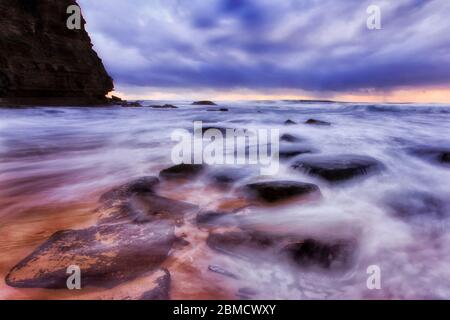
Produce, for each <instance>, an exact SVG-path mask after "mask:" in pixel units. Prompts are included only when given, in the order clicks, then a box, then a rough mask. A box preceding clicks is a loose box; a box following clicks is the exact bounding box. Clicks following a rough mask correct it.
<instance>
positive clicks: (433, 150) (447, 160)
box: [408, 147, 450, 164]
mask: <svg viewBox="0 0 450 320" xmlns="http://www.w3.org/2000/svg"><path fill="white" fill-rule="evenodd" d="M408 151H409V153H410V154H412V155H414V156H417V157H419V158H422V159H424V160H427V161H430V162H435V163H442V164H450V148H438V147H415V148H411V149H409V150H408Z"/></svg>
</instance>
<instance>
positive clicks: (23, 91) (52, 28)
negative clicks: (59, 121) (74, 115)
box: [0, 0, 114, 105]
mask: <svg viewBox="0 0 450 320" xmlns="http://www.w3.org/2000/svg"><path fill="white" fill-rule="evenodd" d="M75 4H76V2H75V1H74V0H60V1H53V0H39V1H37V0H27V1H25V0H21V1H18V0H2V1H0V12H1V14H2V16H3V17H8V19H2V20H1V21H0V70H1V71H0V104H4V105H93V104H107V103H108V100H107V99H106V97H105V96H106V94H107V93H108V92H110V91H112V90H113V88H114V86H113V82H112V79H111V77H110V76H109V75H108V74H107V72H106V70H105V68H104V66H103V63H102V61H101V60H100V59H99V57H98V56H97V54H96V53H95V51H94V50H93V49H92V43H91V40H90V38H89V35H88V33H87V32H86V30H85V29H84V24H85V21H84V19H82V28H81V29H80V30H70V29H69V28H67V26H66V18H67V17H68V15H67V13H66V11H67V8H68V7H69V6H71V5H75Z"/></svg>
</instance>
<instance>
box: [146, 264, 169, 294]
mask: <svg viewBox="0 0 450 320" xmlns="http://www.w3.org/2000/svg"><path fill="white" fill-rule="evenodd" d="M155 278H156V279H155V280H154V281H153V285H154V287H153V288H152V289H151V290H148V291H147V292H144V294H143V295H142V296H141V297H139V300H170V284H171V277H170V273H169V271H168V270H167V269H161V270H159V271H158V272H157V274H156V277H155Z"/></svg>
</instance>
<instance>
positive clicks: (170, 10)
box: [78, 0, 450, 102]
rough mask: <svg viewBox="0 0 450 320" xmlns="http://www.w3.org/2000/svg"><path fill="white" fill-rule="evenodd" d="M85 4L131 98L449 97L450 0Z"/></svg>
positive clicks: (109, 0) (112, 69) (104, 53)
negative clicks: (377, 19) (375, 26)
mask: <svg viewBox="0 0 450 320" xmlns="http://www.w3.org/2000/svg"><path fill="white" fill-rule="evenodd" d="M78 2H79V4H80V5H81V7H82V10H83V14H84V16H85V19H86V20H87V26H86V27H87V30H88V31H89V33H90V35H91V38H92V40H93V43H94V47H95V49H96V51H97V52H98V54H99V56H100V57H101V58H102V60H103V61H104V63H105V66H106V68H107V70H108V72H109V73H110V74H111V76H112V77H113V78H114V80H115V85H116V91H117V92H119V93H120V94H122V95H123V96H124V97H125V98H135V99H145V98H147V99H219V100H227V99H230V100H231V99H278V98H292V99H294V98H316V99H335V100H342V101H380V102H450V1H448V0H396V1H392V0H379V1H377V0H371V1H361V0H345V1H335V0H320V1H319V0H277V1H275V0H209V1H204V0H190V1H183V0H164V1H163V0H129V1H123V0H95V1H93V0H79V1H78ZM371 4H375V5H378V6H379V7H380V8H381V13H382V29H381V30H368V29H367V27H366V21H367V18H368V14H367V13H366V9H367V7H368V6H369V5H371Z"/></svg>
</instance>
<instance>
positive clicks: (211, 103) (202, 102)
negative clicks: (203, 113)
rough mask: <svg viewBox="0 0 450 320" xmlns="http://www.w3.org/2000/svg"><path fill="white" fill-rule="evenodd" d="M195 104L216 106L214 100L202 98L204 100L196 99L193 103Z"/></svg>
mask: <svg viewBox="0 0 450 320" xmlns="http://www.w3.org/2000/svg"><path fill="white" fill-rule="evenodd" d="M192 105H194V106H216V104H215V103H214V102H212V101H208V100H202V101H195V102H193V103H192Z"/></svg>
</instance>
